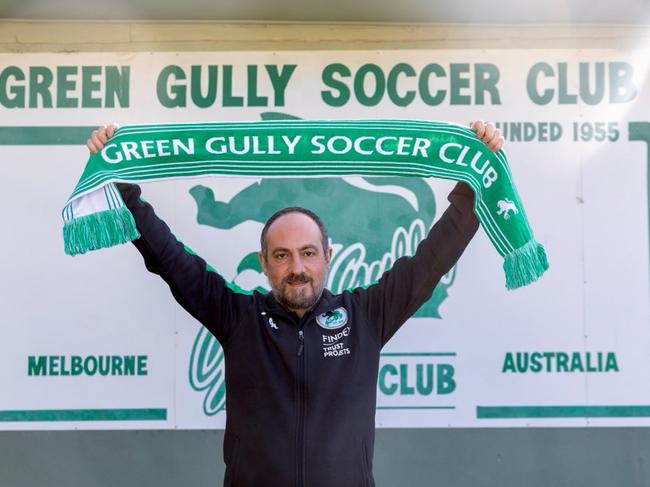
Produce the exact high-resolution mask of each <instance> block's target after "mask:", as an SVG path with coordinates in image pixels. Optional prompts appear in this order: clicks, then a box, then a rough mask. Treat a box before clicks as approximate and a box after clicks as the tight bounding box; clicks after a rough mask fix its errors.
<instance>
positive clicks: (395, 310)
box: [357, 183, 478, 347]
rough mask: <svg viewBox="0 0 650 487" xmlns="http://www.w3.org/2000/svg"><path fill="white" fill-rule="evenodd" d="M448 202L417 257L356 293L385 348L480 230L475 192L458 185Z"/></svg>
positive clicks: (398, 262) (400, 262) (404, 259)
mask: <svg viewBox="0 0 650 487" xmlns="http://www.w3.org/2000/svg"><path fill="white" fill-rule="evenodd" d="M448 199H449V201H450V202H451V205H450V206H449V207H448V208H447V210H446V211H445V212H444V213H443V215H442V216H441V217H440V219H439V220H438V221H437V222H436V224H435V225H434V226H433V227H432V228H431V230H430V231H429V234H428V235H427V237H426V238H425V239H424V240H423V241H422V242H420V244H419V245H418V248H417V250H416V252H415V255H413V256H412V257H402V258H400V259H398V260H396V261H395V263H394V264H393V267H392V269H391V270H389V271H387V272H385V273H384V275H383V276H382V277H381V279H379V281H378V282H377V283H376V284H374V285H372V286H370V287H368V288H367V289H365V290H357V292H358V293H359V298H360V299H361V305H362V307H363V308H365V310H366V313H367V316H368V318H369V323H370V326H372V327H374V328H375V332H376V336H377V339H378V342H379V344H380V345H381V346H382V347H383V346H384V345H385V344H386V342H388V340H389V339H390V338H391V337H392V336H393V335H394V334H395V332H396V331H397V330H398V329H399V328H400V326H402V325H403V324H404V323H405V322H406V320H408V319H409V317H410V316H411V315H412V314H414V313H415V312H416V311H417V310H418V309H419V308H420V306H422V305H423V304H424V303H425V302H426V301H427V300H428V299H429V298H430V297H431V295H432V293H433V290H434V288H435V287H436V285H437V284H438V282H439V281H440V279H441V278H442V276H444V275H445V274H446V273H447V272H449V270H450V269H451V268H452V267H453V266H454V264H456V262H457V261H458V259H459V258H460V256H461V255H462V253H463V251H464V250H465V248H466V247H467V245H468V244H469V242H470V240H471V239H472V237H473V236H474V235H475V233H476V231H477V229H478V220H477V219H476V216H475V215H474V212H473V210H472V207H473V203H474V194H473V192H472V190H471V189H470V188H469V187H468V186H467V185H465V184H463V183H459V184H457V185H456V187H455V188H454V190H453V191H452V192H451V193H450V194H449V196H448Z"/></svg>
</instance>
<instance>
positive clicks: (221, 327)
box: [117, 183, 249, 345]
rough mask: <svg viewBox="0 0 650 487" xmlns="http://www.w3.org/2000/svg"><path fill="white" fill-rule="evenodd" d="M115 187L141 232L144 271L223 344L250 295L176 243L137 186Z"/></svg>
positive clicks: (120, 184) (139, 245)
mask: <svg viewBox="0 0 650 487" xmlns="http://www.w3.org/2000/svg"><path fill="white" fill-rule="evenodd" d="M117 188H118V189H119V191H120V193H121V195H122V198H123V199H124V203H125V204H126V206H127V208H128V209H129V210H130V211H131V213H132V214H133V217H134V219H135V222H136V225H137V227H138V230H139V232H140V238H138V239H137V240H134V241H133V244H134V245H135V247H136V248H137V249H138V251H139V252H140V253H141V254H142V257H143V258H144V263H145V266H146V268H147V270H148V271H149V272H152V273H154V274H157V275H159V276H160V277H162V278H163V279H164V280H165V282H166V283H167V284H168V285H169V288H170V289H171V292H172V295H173V296H174V298H175V299H176V301H177V302H178V303H179V304H180V305H181V306H182V307H183V308H185V310H187V311H188V312H189V313H190V314H191V315H192V316H193V317H194V318H196V319H197V320H198V321H199V322H200V323H201V324H203V325H204V326H205V327H207V328H208V329H209V330H210V332H212V334H213V335H214V336H215V337H216V338H217V339H218V340H219V342H221V344H222V345H223V344H224V343H225V342H226V341H227V339H228V337H229V335H230V334H231V333H232V331H233V330H232V328H233V324H234V323H236V322H237V312H238V310H239V309H241V306H242V305H244V303H243V301H245V300H246V299H249V296H246V295H244V294H239V293H236V292H234V291H233V290H231V289H230V288H229V287H228V284H227V283H226V281H225V279H224V278H223V277H221V276H220V275H219V274H218V273H217V272H215V271H214V270H212V269H211V268H210V267H209V266H208V265H207V263H206V262H205V260H203V259H202V258H201V257H199V256H197V255H195V254H194V253H192V252H191V251H190V250H189V249H188V248H187V247H185V246H184V245H183V243H182V242H180V241H179V240H177V239H176V237H174V235H173V234H172V232H171V230H170V229H169V227H168V226H167V225H166V224H165V222H164V221H162V220H161V219H160V218H158V217H157V216H156V214H155V213H154V210H153V208H152V207H151V205H150V204H149V203H146V202H145V201H143V200H142V199H141V198H140V187H139V186H137V185H133V184H124V183H118V184H117Z"/></svg>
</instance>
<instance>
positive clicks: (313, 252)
mask: <svg viewBox="0 0 650 487" xmlns="http://www.w3.org/2000/svg"><path fill="white" fill-rule="evenodd" d="M303 255H304V256H305V257H313V256H315V255H316V252H315V251H314V250H305V252H304V253H303Z"/></svg>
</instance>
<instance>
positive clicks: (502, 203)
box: [497, 198, 519, 220]
mask: <svg viewBox="0 0 650 487" xmlns="http://www.w3.org/2000/svg"><path fill="white" fill-rule="evenodd" d="M497 206H498V207H499V211H497V215H503V218H505V219H506V220H507V219H508V218H510V212H511V211H512V212H513V213H514V214H515V215H518V214H519V210H518V209H517V207H516V206H515V204H514V203H513V202H512V201H510V200H509V199H508V198H505V199H502V200H499V202H498V203H497Z"/></svg>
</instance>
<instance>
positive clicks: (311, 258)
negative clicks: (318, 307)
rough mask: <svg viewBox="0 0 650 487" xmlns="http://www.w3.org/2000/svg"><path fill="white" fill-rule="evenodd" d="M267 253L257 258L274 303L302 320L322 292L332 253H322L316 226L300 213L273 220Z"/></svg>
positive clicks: (328, 251) (267, 235) (268, 235)
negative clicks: (275, 301)
mask: <svg viewBox="0 0 650 487" xmlns="http://www.w3.org/2000/svg"><path fill="white" fill-rule="evenodd" d="M266 249H267V252H266V255H263V254H262V253H261V252H260V254H259V258H260V263H261V264H262V269H264V274H266V276H267V277H268V279H269V283H270V285H271V291H272V292H273V295H274V296H275V299H277V300H278V301H279V302H280V303H281V304H282V305H283V306H284V307H285V308H287V309H289V310H291V311H293V312H295V313H296V314H298V316H300V317H302V316H303V315H304V314H305V312H306V311H307V310H309V309H310V308H311V307H312V306H313V305H314V304H315V303H316V301H318V299H319V298H320V296H321V294H322V292H323V287H324V285H325V279H326V277H327V271H328V267H329V261H330V257H331V256H332V249H331V248H329V249H328V250H327V252H324V251H323V243H322V235H321V232H320V229H319V228H318V225H317V224H316V222H314V220H312V219H311V218H309V217H308V216H307V215H304V214H302V213H287V214H286V215H282V216H281V217H280V218H278V219H277V220H275V221H274V222H273V223H272V224H271V226H270V227H269V228H268V230H267V234H266Z"/></svg>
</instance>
